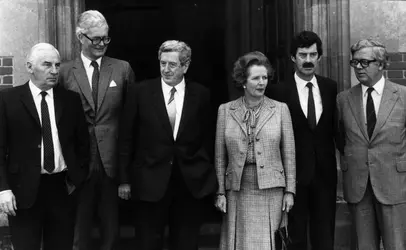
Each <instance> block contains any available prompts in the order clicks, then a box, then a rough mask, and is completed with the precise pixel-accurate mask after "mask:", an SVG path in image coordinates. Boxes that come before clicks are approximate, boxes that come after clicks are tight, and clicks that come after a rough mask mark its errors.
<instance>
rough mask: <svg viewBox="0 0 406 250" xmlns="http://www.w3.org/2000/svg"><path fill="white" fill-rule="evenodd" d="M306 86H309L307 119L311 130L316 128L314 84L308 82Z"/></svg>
mask: <svg viewBox="0 0 406 250" xmlns="http://www.w3.org/2000/svg"><path fill="white" fill-rule="evenodd" d="M306 87H308V88H309V97H308V99H307V121H308V123H309V127H310V129H311V130H314V129H315V128H316V109H315V107H314V98H313V84H312V83H311V82H308V83H307V84H306Z"/></svg>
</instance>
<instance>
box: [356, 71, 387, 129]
mask: <svg viewBox="0 0 406 250" xmlns="http://www.w3.org/2000/svg"><path fill="white" fill-rule="evenodd" d="M372 87H373V88H374V90H373V91H372V92H371V97H372V100H373V101H374V108H375V115H376V116H377V117H378V111H379V105H380V104H381V99H382V94H383V88H384V87H385V78H384V77H383V76H382V78H381V79H380V80H379V81H378V82H377V83H375V85H374V86H372ZM361 88H362V107H363V108H364V117H365V124H366V123H367V98H368V92H367V90H368V87H367V86H365V85H363V84H361Z"/></svg>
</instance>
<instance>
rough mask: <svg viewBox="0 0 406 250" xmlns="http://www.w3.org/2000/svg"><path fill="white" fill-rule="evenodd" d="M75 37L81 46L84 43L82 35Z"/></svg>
mask: <svg viewBox="0 0 406 250" xmlns="http://www.w3.org/2000/svg"><path fill="white" fill-rule="evenodd" d="M76 37H77V38H78V39H79V41H80V43H81V44H83V43H84V42H83V35H82V34H78V35H77V36H76Z"/></svg>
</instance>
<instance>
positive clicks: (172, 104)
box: [168, 87, 176, 130]
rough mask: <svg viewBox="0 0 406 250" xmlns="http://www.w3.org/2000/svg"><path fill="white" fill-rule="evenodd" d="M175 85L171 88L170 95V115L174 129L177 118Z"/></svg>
mask: <svg viewBox="0 0 406 250" xmlns="http://www.w3.org/2000/svg"><path fill="white" fill-rule="evenodd" d="M175 92H176V89H175V87H172V89H171V96H170V97H169V101H168V117H169V122H170V123H171V127H172V130H173V129H174V127H175V120H176V106H175Z"/></svg>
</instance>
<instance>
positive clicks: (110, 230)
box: [60, 10, 135, 250]
mask: <svg viewBox="0 0 406 250" xmlns="http://www.w3.org/2000/svg"><path fill="white" fill-rule="evenodd" d="M108 30H109V26H108V24H107V22H106V19H105V18H104V16H103V15H102V14H101V13H100V12H98V11H94V10H89V11H86V12H84V13H82V14H81V15H80V16H79V19H78V23H77V26H76V35H77V37H78V39H79V40H80V42H81V44H82V51H81V54H80V58H77V59H76V60H73V61H70V62H68V63H66V64H63V65H62V67H61V74H60V82H61V84H62V85H63V86H64V87H65V88H67V89H70V90H73V91H75V92H78V93H79V94H80V97H81V99H82V105H83V109H84V111H85V115H86V120H87V124H88V129H89V133H90V155H91V158H90V175H89V178H88V180H87V182H86V183H85V186H84V188H83V190H82V191H81V193H80V199H79V204H78V213H77V220H76V229H75V242H74V249H75V250H77V249H80V250H86V249H91V246H90V245H91V242H92V241H91V231H92V228H93V222H94V216H93V215H94V214H96V215H98V217H99V219H100V233H101V249H103V250H112V249H114V248H115V244H116V242H117V239H118V232H119V228H118V195H117V187H118V186H117V181H116V180H115V177H116V172H117V164H118V162H117V160H118V159H117V157H118V156H117V138H118V127H119V117H120V113H121V110H122V107H123V105H124V97H125V94H126V91H127V88H128V86H129V85H131V84H132V83H133V82H134V80H135V79H134V78H135V77H134V72H133V70H132V69H131V66H130V64H129V63H128V62H126V61H122V60H118V59H114V58H110V57H107V56H105V55H104V54H105V52H106V50H107V46H108V44H109V43H110V40H111V39H110V37H108ZM95 208H96V209H95Z"/></svg>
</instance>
